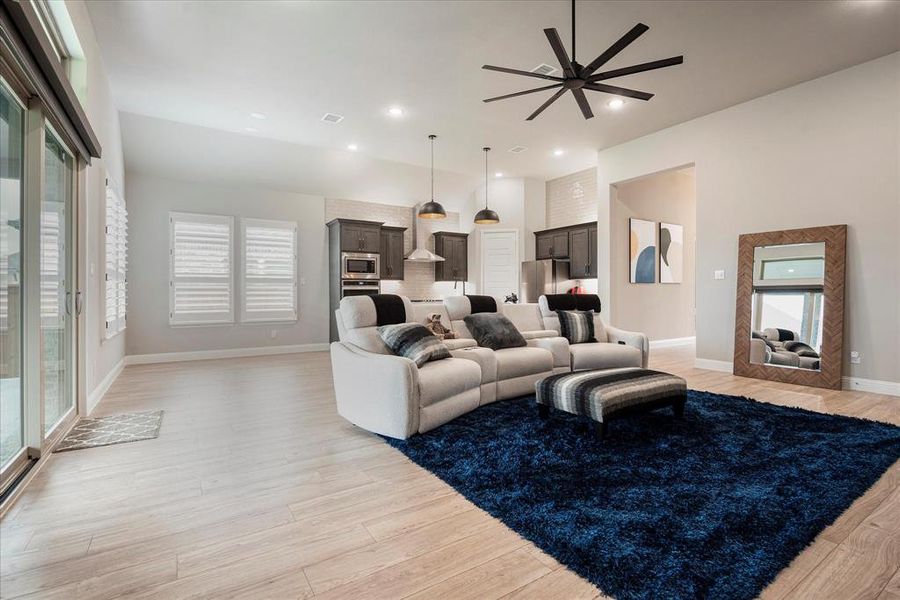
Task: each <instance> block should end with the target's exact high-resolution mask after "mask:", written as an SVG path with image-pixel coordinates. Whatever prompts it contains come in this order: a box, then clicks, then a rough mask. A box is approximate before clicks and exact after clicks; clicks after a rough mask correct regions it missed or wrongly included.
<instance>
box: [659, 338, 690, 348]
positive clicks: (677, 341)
mask: <svg viewBox="0 0 900 600" xmlns="http://www.w3.org/2000/svg"><path fill="white" fill-rule="evenodd" d="M696 341H697V338H696V337H694V336H690V337H681V338H668V339H665V340H650V348H651V349H653V348H674V347H675V346H690V345H691V344H693V343H694V342H696Z"/></svg>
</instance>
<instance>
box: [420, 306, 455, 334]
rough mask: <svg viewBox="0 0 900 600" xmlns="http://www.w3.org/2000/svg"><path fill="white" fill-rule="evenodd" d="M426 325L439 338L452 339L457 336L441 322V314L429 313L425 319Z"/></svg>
mask: <svg viewBox="0 0 900 600" xmlns="http://www.w3.org/2000/svg"><path fill="white" fill-rule="evenodd" d="M425 327H426V328H428V330H429V331H430V332H431V333H433V334H434V335H435V336H436V337H437V338H438V339H439V340H452V339H455V338H456V334H455V333H454V332H452V331H450V330H449V329H447V328H446V327H444V324H443V323H441V314H440V313H433V314H430V315H428V317H427V319H426V321H425Z"/></svg>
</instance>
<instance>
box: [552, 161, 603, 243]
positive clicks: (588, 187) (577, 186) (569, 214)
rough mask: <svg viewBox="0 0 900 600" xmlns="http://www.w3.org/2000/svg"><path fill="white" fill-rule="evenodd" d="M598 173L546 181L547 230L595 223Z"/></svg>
mask: <svg viewBox="0 0 900 600" xmlns="http://www.w3.org/2000/svg"><path fill="white" fill-rule="evenodd" d="M597 201H598V198H597V169H595V168H591V169H585V170H584V171H578V172H577V173H570V174H569V175H565V176H564V177H558V178H557V179H550V180H549V181H547V223H546V228H547V229H553V228H554V227H565V226H566V225H577V224H579V223H587V222H588V221H596V220H597Z"/></svg>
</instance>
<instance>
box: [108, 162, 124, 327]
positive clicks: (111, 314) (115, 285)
mask: <svg viewBox="0 0 900 600" xmlns="http://www.w3.org/2000/svg"><path fill="white" fill-rule="evenodd" d="M105 230H106V274H105V279H106V281H105V283H106V293H105V295H104V298H105V306H106V308H105V315H106V316H105V325H104V327H105V335H106V338H111V337H113V336H115V335H116V334H117V333H119V332H121V331H123V330H124V329H125V321H126V318H125V313H126V309H127V305H128V279H127V271H128V211H127V209H126V207H125V200H124V199H123V198H122V196H120V195H119V193H118V191H117V190H116V188H115V186H114V185H113V184H112V182H111V181H110V180H109V178H108V177H107V179H106V229H105Z"/></svg>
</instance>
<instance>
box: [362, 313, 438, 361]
mask: <svg viewBox="0 0 900 600" xmlns="http://www.w3.org/2000/svg"><path fill="white" fill-rule="evenodd" d="M401 306H402V304H401ZM378 335H380V336H381V339H382V340H383V341H384V344H385V345H386V346H387V347H388V348H390V350H391V352H392V353H394V354H396V355H397V356H405V357H406V358H408V359H410V360H412V361H413V362H415V363H416V366H419V367H421V366H422V365H424V364H425V363H427V362H429V361H432V360H441V359H444V358H450V351H449V350H448V349H447V346H445V345H444V344H442V343H441V340H439V339H437V337H436V336H435V335H434V334H433V333H431V332H430V331H428V329H427V328H426V327H425V326H424V325H420V324H419V323H397V324H395V325H382V326H380V327H379V328H378Z"/></svg>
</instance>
